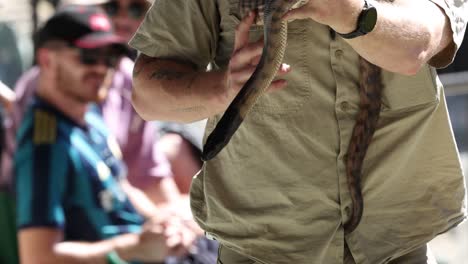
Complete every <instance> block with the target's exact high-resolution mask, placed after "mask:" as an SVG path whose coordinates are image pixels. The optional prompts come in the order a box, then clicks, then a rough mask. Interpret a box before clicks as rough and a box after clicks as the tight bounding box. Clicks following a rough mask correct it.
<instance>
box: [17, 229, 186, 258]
mask: <svg viewBox="0 0 468 264" xmlns="http://www.w3.org/2000/svg"><path fill="white" fill-rule="evenodd" d="M62 240H63V231H62V230H60V229H55V228H48V227H32V228H25V229H21V230H20V231H19V232H18V245H19V253H20V259H21V263H22V264H49V263H54V264H61V263H63V264H75V263H76V264H83V263H90V264H99V263H103V264H105V263H108V262H107V255H108V254H109V253H111V252H113V251H115V252H116V253H117V255H118V256H119V257H120V258H121V259H122V260H126V261H130V260H140V261H163V260H164V258H165V257H166V256H168V255H170V254H171V255H177V254H179V253H178V250H179V249H178V248H177V247H173V246H174V245H170V244H168V243H167V242H166V241H167V240H168V239H167V237H166V236H165V235H164V234H163V229H162V228H161V229H160V230H156V229H153V230H147V231H145V232H144V233H141V234H132V233H129V234H123V235H118V236H116V237H113V238H111V239H107V240H102V241H98V242H61V241H62Z"/></svg>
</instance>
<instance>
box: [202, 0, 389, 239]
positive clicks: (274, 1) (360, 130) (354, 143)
mask: <svg viewBox="0 0 468 264" xmlns="http://www.w3.org/2000/svg"><path fill="white" fill-rule="evenodd" d="M386 1H393V0H386ZM300 2H302V3H304V2H306V1H303V0H240V2H239V8H240V12H241V13H246V12H247V11H249V10H256V9H259V8H263V11H264V18H263V20H264V21H263V22H264V41H265V42H264V43H265V46H264V48H263V52H262V55H261V59H260V62H259V64H258V66H257V68H256V70H255V71H254V73H253V74H252V76H251V78H250V79H249V80H248V81H247V82H246V84H245V85H244V87H243V88H242V89H241V91H240V92H239V93H238V95H237V96H236V97H235V99H234V100H233V102H232V103H231V104H230V105H229V107H228V109H227V110H226V112H225V113H224V115H223V116H222V117H221V119H220V121H219V122H218V123H217V125H216V127H215V129H214V130H213V132H212V133H211V134H210V135H209V136H208V138H207V140H206V143H205V146H204V148H203V154H202V160H204V161H208V160H210V159H212V158H213V157H215V156H216V155H217V154H218V153H219V152H220V151H221V150H222V149H223V148H224V147H225V146H226V145H227V144H228V143H229V141H230V139H231V137H232V136H233V135H234V133H235V132H236V130H237V129H238V128H239V126H240V125H241V123H242V121H243V120H244V118H245V117H246V115H247V114H248V113H249V111H250V110H251V109H252V107H253V105H254V104H255V102H256V101H257V99H258V98H259V96H261V95H262V94H263V93H264V92H265V90H266V89H267V88H268V86H269V85H270V83H271V82H272V80H273V78H274V77H275V75H276V73H277V71H278V69H279V67H280V65H281V62H282V60H283V56H284V52H285V49H286V41H287V22H286V21H283V20H281V17H282V16H283V15H284V14H285V13H286V12H287V11H288V10H289V9H290V8H291V7H292V6H293V5H295V4H297V3H300ZM302 3H301V4H302ZM359 69H360V77H359V94H360V107H359V112H358V114H357V118H356V124H355V126H354V129H353V133H352V136H351V140H350V143H349V147H348V150H347V155H346V156H345V165H346V180H347V184H348V190H349V193H350V197H351V202H352V210H351V211H350V215H349V220H348V221H347V222H346V223H345V224H344V230H345V233H351V232H352V231H354V230H355V229H356V227H357V226H358V224H359V222H360V220H361V218H362V214H363V210H364V202H363V197H362V191H361V175H362V165H363V162H364V158H365V155H366V152H367V149H368V147H369V145H370V142H371V140H372V137H373V134H374V132H375V130H376V126H377V122H378V119H379V115H380V107H381V93H382V89H383V84H382V80H381V69H380V68H379V67H377V66H375V65H373V64H371V63H369V62H368V61H366V60H365V59H364V58H362V57H360V58H359Z"/></svg>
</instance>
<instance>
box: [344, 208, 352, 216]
mask: <svg viewBox="0 0 468 264" xmlns="http://www.w3.org/2000/svg"><path fill="white" fill-rule="evenodd" d="M344 211H345V214H346V216H347V217H349V216H351V208H350V207H349V206H346V207H345V209H344Z"/></svg>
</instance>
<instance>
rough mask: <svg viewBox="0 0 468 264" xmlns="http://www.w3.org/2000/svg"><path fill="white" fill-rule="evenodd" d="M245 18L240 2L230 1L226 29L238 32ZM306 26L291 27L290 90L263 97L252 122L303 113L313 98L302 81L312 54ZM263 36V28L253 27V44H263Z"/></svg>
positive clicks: (286, 60)
mask: <svg viewBox="0 0 468 264" xmlns="http://www.w3.org/2000/svg"><path fill="white" fill-rule="evenodd" d="M242 16H243V15H242V14H241V13H240V12H239V0H230V1H229V16H228V20H229V21H228V23H227V24H228V26H227V27H226V29H228V30H232V31H234V30H235V28H236V26H237V25H238V24H239V23H240V21H241V19H242ZM306 24H307V22H306V21H299V20H296V21H294V22H291V23H289V24H288V40H287V47H286V51H285V55H284V58H283V62H284V63H287V64H289V65H290V66H291V68H292V69H293V71H292V72H291V73H289V74H287V75H286V76H284V77H281V78H284V79H286V80H287V81H288V87H286V88H285V89H283V90H281V91H276V92H274V93H265V94H263V95H261V96H260V97H259V99H258V101H257V102H256V104H255V105H254V106H253V109H252V111H251V112H250V113H249V117H250V118H253V119H256V120H264V118H265V116H285V115H287V116H288V115H291V114H293V113H296V112H298V111H299V110H300V109H302V108H303V106H304V104H305V103H306V102H307V101H308V99H309V97H310V96H311V94H312V90H311V89H310V88H309V87H310V84H309V83H308V81H309V80H308V79H307V78H306V80H304V78H300V77H299V76H300V75H303V74H304V72H307V64H306V59H307V58H308V54H307V49H305V48H304V43H307V35H308V31H307V27H310V24H307V25H306ZM263 34H264V33H263V25H259V24H256V25H253V26H252V27H251V29H250V35H249V37H250V41H257V40H259V39H260V38H261V37H262V36H263Z"/></svg>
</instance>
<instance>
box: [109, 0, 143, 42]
mask: <svg viewBox="0 0 468 264" xmlns="http://www.w3.org/2000/svg"><path fill="white" fill-rule="evenodd" d="M117 2H118V3H119V6H120V8H119V10H118V12H117V14H116V15H115V16H111V20H112V23H113V25H114V30H115V33H116V34H117V35H119V36H120V37H122V38H124V39H125V41H126V42H128V41H130V39H131V38H132V37H133V35H134V34H135V32H136V31H137V29H138V27H139V26H140V23H141V22H142V21H143V18H144V15H142V16H141V17H139V18H133V17H131V16H130V14H129V12H128V7H129V5H130V4H131V3H134V2H137V3H142V4H144V5H145V6H146V10H148V9H149V7H150V5H151V4H150V2H148V1H147V0H118V1H117Z"/></svg>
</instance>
